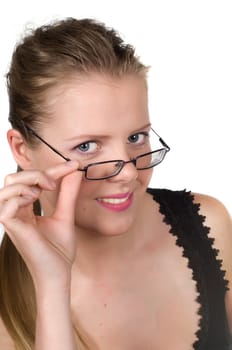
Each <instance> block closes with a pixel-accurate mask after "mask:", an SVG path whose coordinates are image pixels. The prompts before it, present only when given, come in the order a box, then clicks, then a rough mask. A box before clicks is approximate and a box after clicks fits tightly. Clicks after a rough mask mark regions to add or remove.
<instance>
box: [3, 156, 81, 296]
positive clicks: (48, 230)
mask: <svg viewBox="0 0 232 350" xmlns="http://www.w3.org/2000/svg"><path fill="white" fill-rule="evenodd" d="M77 167H78V163H77V162H75V161H71V162H66V163H64V164H59V165H57V166H56V167H52V168H49V169H47V170H46V171H44V172H41V171H33V170H32V171H31V170H26V171H22V172H19V173H16V174H12V175H8V176H7V177H6V179H5V186H4V188H3V189H1V190H0V222H1V223H2V224H3V225H4V227H5V229H6V231H7V234H8V235H9V237H10V239H11V240H12V242H13V243H14V245H15V246H16V248H17V249H18V251H19V252H20V254H21V256H22V258H23V259H24V261H25V263H26V264H27V267H28V269H29V271H30V273H31V275H32V278H33V281H34V284H35V288H36V290H37V291H38V290H40V289H41V288H42V289H43V286H49V285H51V286H53V287H54V286H55V285H57V287H58V288H59V286H60V287H65V286H66V287H68V288H69V285H70V278H71V267H72V263H73V261H74V258H75V255H76V245H77V244H76V243H77V242H76V228H75V203H76V199H77V195H78V190H79V187H80V183H81V179H82V173H80V172H78V171H76V169H77ZM57 182H58V183H59V185H58V183H57ZM42 191H57V192H58V193H57V200H56V207H55V208H54V212H53V214H52V215H51V216H50V217H46V216H35V215H34V213H33V202H34V201H35V200H36V199H38V198H39V196H40V194H41V192H42ZM52 289H53V288H52Z"/></svg>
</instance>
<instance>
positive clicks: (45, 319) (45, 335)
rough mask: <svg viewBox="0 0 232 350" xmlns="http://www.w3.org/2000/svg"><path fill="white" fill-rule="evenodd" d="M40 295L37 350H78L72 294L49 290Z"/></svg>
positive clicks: (38, 298)
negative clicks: (72, 311) (73, 322)
mask: <svg viewBox="0 0 232 350" xmlns="http://www.w3.org/2000/svg"><path fill="white" fill-rule="evenodd" d="M39 294H40V295H39V296H38V297H37V320H36V341H35V350H64V349H65V350H76V345H75V337H74V332H73V326H72V319H71V309H70V292H69V291H68V290H62V291H59V290H57V289H56V290H55V289H52V288H49V290H48V291H47V292H45V291H43V293H39Z"/></svg>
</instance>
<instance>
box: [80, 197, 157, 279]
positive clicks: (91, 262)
mask: <svg viewBox="0 0 232 350" xmlns="http://www.w3.org/2000/svg"><path fill="white" fill-rule="evenodd" d="M149 200H150V198H149V199H148V200H146V201H145V202H143V205H141V207H140V208H139V210H138V215H137V216H136V219H135V221H134V222H133V224H132V226H131V227H130V230H128V231H127V232H124V233H123V234H121V235H115V236H106V235H101V234H99V233H95V232H86V231H84V230H80V229H78V233H77V235H78V248H77V255H76V260H75V263H74V265H75V269H78V271H79V272H81V273H83V274H85V275H90V276H92V277H93V276H99V274H101V273H102V274H105V273H106V274H107V271H110V273H112V271H114V269H118V268H119V266H125V264H126V263H129V262H130V261H133V260H134V258H135V256H136V254H137V252H139V251H140V250H141V247H143V246H144V245H145V244H146V242H147V241H148V240H149V229H148V228H149V226H150V225H148V219H147V218H148V217H149V216H150V215H149V210H151V209H149V208H151V206H150V201H149ZM152 211H154V209H153V208H152Z"/></svg>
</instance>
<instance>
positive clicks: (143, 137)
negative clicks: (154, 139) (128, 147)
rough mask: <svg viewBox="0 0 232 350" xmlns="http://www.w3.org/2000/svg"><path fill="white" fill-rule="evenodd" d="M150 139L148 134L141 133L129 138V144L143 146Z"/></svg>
mask: <svg viewBox="0 0 232 350" xmlns="http://www.w3.org/2000/svg"><path fill="white" fill-rule="evenodd" d="M147 139H148V133H147V132H139V133H136V134H133V135H131V136H129V137H128V141H129V143H134V144H137V145H143V144H145V143H146V141H147Z"/></svg>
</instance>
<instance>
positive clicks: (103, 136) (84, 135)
mask: <svg viewBox="0 0 232 350" xmlns="http://www.w3.org/2000/svg"><path fill="white" fill-rule="evenodd" d="M148 127H151V123H148V124H146V125H143V126H141V127H140V128H139V129H136V130H133V131H131V132H130V134H134V133H137V132H139V131H141V130H142V129H146V128H148ZM95 138H101V139H108V138H110V135H103V134H83V135H78V136H73V137H70V138H68V139H66V141H74V140H78V139H88V140H91V139H95Z"/></svg>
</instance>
